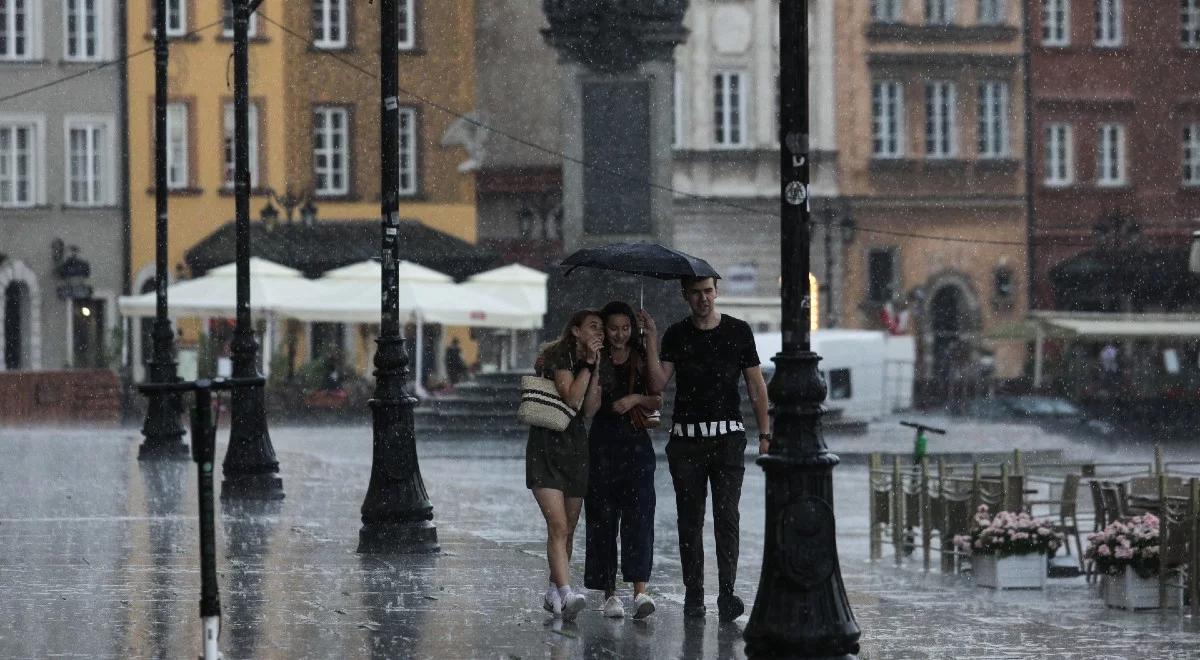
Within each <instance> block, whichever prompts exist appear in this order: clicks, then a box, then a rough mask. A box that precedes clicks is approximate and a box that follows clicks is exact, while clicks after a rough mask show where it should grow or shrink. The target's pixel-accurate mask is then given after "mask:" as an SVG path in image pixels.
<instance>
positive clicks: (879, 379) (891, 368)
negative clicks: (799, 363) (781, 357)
mask: <svg viewBox="0 0 1200 660" xmlns="http://www.w3.org/2000/svg"><path fill="white" fill-rule="evenodd" d="M754 341H755V343H756V344H757V347H758V356H759V359H760V360H762V363H763V370H764V373H765V374H766V375H767V378H768V380H770V375H771V373H772V372H773V371H774V368H775V363H774V362H771V358H772V357H774V356H775V354H777V353H779V351H780V350H781V349H782V348H783V338H782V335H780V333H778V332H767V333H760V334H755V335H754ZM812 349H813V351H814V352H816V353H817V355H820V356H821V362H820V363H819V365H818V368H819V369H820V371H821V375H822V376H823V377H824V378H825V384H826V386H827V387H828V388H829V395H828V397H827V398H826V399H825V407H827V408H829V409H830V410H836V411H839V412H840V413H841V415H840V418H839V421H841V422H872V421H875V420H878V419H880V418H882V417H883V416H884V415H887V414H889V413H892V412H895V411H897V410H906V409H908V408H910V407H912V393H913V375H914V369H915V366H916V353H915V349H916V345H915V344H914V342H913V338H912V337H911V336H908V335H900V336H897V335H889V334H888V333H886V332H877V331H872V330H840V329H829V330H817V331H815V332H813V333H812Z"/></svg>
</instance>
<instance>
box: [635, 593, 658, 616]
mask: <svg viewBox="0 0 1200 660" xmlns="http://www.w3.org/2000/svg"><path fill="white" fill-rule="evenodd" d="M651 614H654V599H653V598H651V597H650V595H649V594H644V593H642V594H638V595H637V597H636V598H634V599H633V618H635V619H644V618H646V617H648V616H650V615H651Z"/></svg>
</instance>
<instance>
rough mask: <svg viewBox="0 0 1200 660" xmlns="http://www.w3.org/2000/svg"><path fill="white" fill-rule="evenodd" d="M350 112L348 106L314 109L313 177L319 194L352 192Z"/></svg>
mask: <svg viewBox="0 0 1200 660" xmlns="http://www.w3.org/2000/svg"><path fill="white" fill-rule="evenodd" d="M349 123H350V115H349V113H348V112H347V110H346V109H345V108H339V107H335V106H321V107H317V108H316V109H314V110H313V178H314V182H313V183H314V187H315V189H316V193H317V194H318V195H345V194H347V193H349V192H350V126H349Z"/></svg>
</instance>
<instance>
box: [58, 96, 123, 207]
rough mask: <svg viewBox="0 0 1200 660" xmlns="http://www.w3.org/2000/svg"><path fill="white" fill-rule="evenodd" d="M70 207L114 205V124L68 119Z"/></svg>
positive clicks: (86, 119)
mask: <svg viewBox="0 0 1200 660" xmlns="http://www.w3.org/2000/svg"><path fill="white" fill-rule="evenodd" d="M66 127H67V145H66V147H67V168H66V169H67V200H66V201H67V204H69V205H71V206H105V205H108V204H111V203H112V202H113V200H112V195H111V193H110V191H111V190H112V183H113V182H112V180H111V177H112V171H113V166H112V163H113V160H112V158H113V149H112V130H113V129H112V122H110V121H106V120H104V119H93V118H70V117H69V118H67V120H66Z"/></svg>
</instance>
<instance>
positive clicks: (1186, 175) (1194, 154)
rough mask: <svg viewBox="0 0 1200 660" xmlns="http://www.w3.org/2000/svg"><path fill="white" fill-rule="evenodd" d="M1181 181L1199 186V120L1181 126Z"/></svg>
mask: <svg viewBox="0 0 1200 660" xmlns="http://www.w3.org/2000/svg"><path fill="white" fill-rule="evenodd" d="M1183 182H1184V184H1186V185H1189V186H1200V122H1197V123H1194V124H1188V125H1187V126H1184V127H1183Z"/></svg>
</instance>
